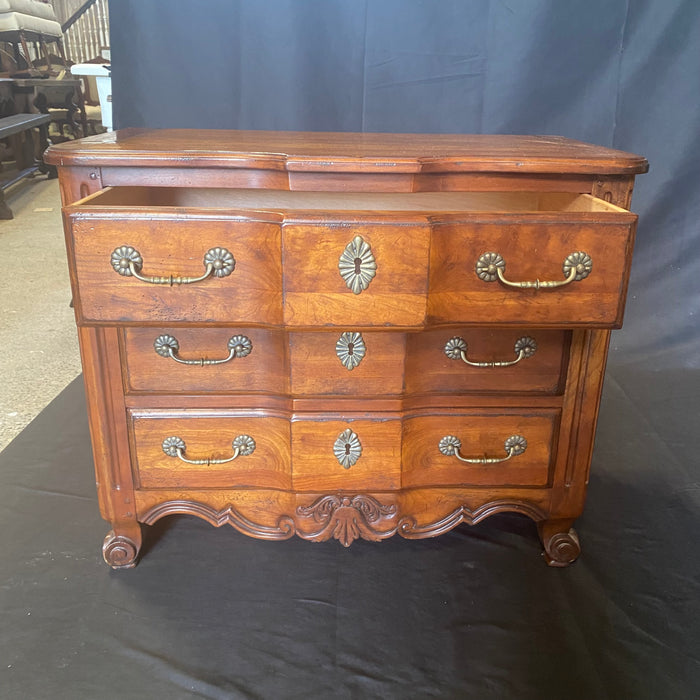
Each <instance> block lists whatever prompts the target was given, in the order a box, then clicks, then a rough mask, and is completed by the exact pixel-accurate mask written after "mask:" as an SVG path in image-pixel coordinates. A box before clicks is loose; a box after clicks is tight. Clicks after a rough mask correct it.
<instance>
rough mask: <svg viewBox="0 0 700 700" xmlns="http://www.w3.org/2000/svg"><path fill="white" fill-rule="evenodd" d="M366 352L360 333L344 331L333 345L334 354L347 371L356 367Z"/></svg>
mask: <svg viewBox="0 0 700 700" xmlns="http://www.w3.org/2000/svg"><path fill="white" fill-rule="evenodd" d="M366 352H367V348H366V347H365V341H364V339H363V337H362V333H355V332H353V331H346V332H345V333H343V334H342V335H341V336H340V338H338V342H337V343H336V344H335V354H336V355H337V356H338V359H339V360H340V361H341V363H342V364H343V367H345V368H346V369H347V370H353V369H355V367H357V366H358V365H359V364H360V362H362V359H363V358H364V356H365V354H366Z"/></svg>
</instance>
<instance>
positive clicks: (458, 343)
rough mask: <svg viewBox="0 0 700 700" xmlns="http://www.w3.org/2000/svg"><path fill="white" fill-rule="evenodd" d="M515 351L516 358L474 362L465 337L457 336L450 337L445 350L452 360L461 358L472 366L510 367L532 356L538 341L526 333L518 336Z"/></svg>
mask: <svg viewBox="0 0 700 700" xmlns="http://www.w3.org/2000/svg"><path fill="white" fill-rule="evenodd" d="M513 349H514V351H515V355H516V357H515V359H514V360H500V361H496V362H474V361H473V360H470V359H469V358H468V357H467V343H466V341H465V340H464V338H460V337H459V336H455V337H454V338H450V339H449V340H448V341H447V343H446V344H445V348H444V352H445V355H447V357H449V358H450V359H451V360H459V359H461V360H462V362H465V363H466V364H468V365H470V366H471V367H510V366H511V365H516V364H518V362H520V361H521V360H525V359H527V358H528V357H532V356H533V355H534V354H535V352H536V351H537V343H536V342H535V339H534V338H531V337H530V336H528V335H524V336H523V337H522V338H518V339H517V340H516V341H515V347H514V348H513Z"/></svg>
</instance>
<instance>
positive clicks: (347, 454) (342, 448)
mask: <svg viewBox="0 0 700 700" xmlns="http://www.w3.org/2000/svg"><path fill="white" fill-rule="evenodd" d="M333 454H334V455H335V457H336V459H337V460H338V462H340V466H341V467H343V469H350V467H351V466H352V465H353V464H355V462H357V460H358V459H360V457H361V455H362V445H361V443H360V438H359V437H357V435H356V434H355V433H353V431H352V430H350V428H348V429H347V430H343V432H342V433H340V435H338V439H337V440H336V441H335V444H334V445H333Z"/></svg>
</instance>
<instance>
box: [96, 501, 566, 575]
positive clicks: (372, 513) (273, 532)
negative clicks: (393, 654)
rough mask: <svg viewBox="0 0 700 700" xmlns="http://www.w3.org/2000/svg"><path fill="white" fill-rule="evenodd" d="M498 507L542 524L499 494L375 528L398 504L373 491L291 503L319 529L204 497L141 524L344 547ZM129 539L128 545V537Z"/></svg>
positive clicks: (168, 507)
mask: <svg viewBox="0 0 700 700" xmlns="http://www.w3.org/2000/svg"><path fill="white" fill-rule="evenodd" d="M501 512H515V513H520V514H522V515H526V516H528V517H529V518H531V519H532V520H534V521H536V522H538V526H541V524H542V522H543V521H544V519H545V518H546V517H547V516H546V513H545V512H544V511H542V510H541V509H540V508H539V507H538V506H536V505H534V504H531V503H527V502H525V501H512V500H498V501H490V502H489V503H485V504H484V505H482V506H479V507H478V508H477V509H475V510H470V509H469V508H467V507H466V506H460V507H459V508H456V509H455V510H454V511H452V512H451V513H449V514H448V515H446V516H445V517H443V518H440V520H436V521H435V522H432V523H428V524H426V525H417V524H416V520H415V518H414V517H412V516H404V517H402V518H401V519H400V520H399V522H398V524H396V525H395V526H393V527H390V528H389V529H387V530H378V529H377V527H376V526H377V524H378V523H380V522H381V521H382V520H385V519H389V518H392V517H395V516H396V514H397V508H396V506H395V505H393V504H392V505H383V504H381V503H380V502H379V501H377V500H376V499H375V498H373V497H372V496H368V495H362V494H361V495H356V496H342V495H329V496H321V497H320V498H317V499H316V500H315V501H314V502H313V503H312V504H311V505H309V506H298V507H297V509H296V515H297V517H298V518H302V519H304V518H305V519H312V520H313V521H314V522H316V523H318V524H319V525H321V527H320V529H318V530H315V531H312V532H304V531H302V530H298V529H297V528H296V526H295V521H294V518H292V517H291V516H289V515H285V514H283V513H282V514H280V515H279V518H278V520H277V525H276V526H269V525H260V524H258V523H254V522H253V521H251V520H249V519H248V518H246V517H245V516H244V515H242V514H241V513H240V512H239V511H238V510H237V509H236V508H235V507H234V506H233V505H228V506H227V507H226V508H224V509H222V510H216V509H215V508H212V507H211V506H208V505H206V504H205V503H198V502H196V501H185V500H179V501H166V502H165V503H159V504H158V505H156V506H153V507H152V508H151V509H150V510H148V511H147V512H146V513H145V514H144V515H143V518H141V521H142V522H143V523H144V524H146V525H152V524H153V523H155V522H156V521H157V520H159V519H160V518H162V517H165V516H166V515H174V514H189V515H196V516H197V517H199V518H202V519H203V520H206V521H207V522H208V523H209V524H210V525H213V526H214V527H221V526H222V525H231V526H232V527H233V528H234V529H236V530H238V531H239V532H241V533H243V534H244V535H249V536H250V537H255V538H257V539H262V540H286V539H289V538H290V537H292V536H293V535H294V534H296V535H298V536H299V537H301V538H302V539H304V540H310V541H312V542H323V541H325V540H329V539H331V538H335V539H337V540H338V541H339V542H340V543H341V544H342V545H343V546H345V547H348V546H350V544H352V542H354V541H355V540H356V539H358V538H362V539H365V540H370V541H373V542H378V541H380V540H384V539H387V538H389V537H392V536H393V535H395V534H397V533H398V534H399V535H401V536H402V537H405V538H406V539H414V540H415V539H424V538H426V537H436V536H437V535H442V534H444V533H446V532H449V531H450V530H452V529H453V528H455V527H457V526H458V525H459V524H461V523H467V524H468V525H476V524H477V523H479V522H481V521H482V520H484V519H485V518H488V517H489V516H491V515H494V514H496V513H501ZM544 522H546V521H544ZM562 534H563V533H562ZM107 539H109V536H108V538H107ZM124 539H126V540H127V542H130V540H128V538H124ZM106 541H107V540H106ZM106 541H105V542H106ZM576 542H578V540H576ZM131 544H132V545H133V543H131ZM567 546H568V544H567V545H566V546H564V544H561V545H560V544H557V541H555V542H554V551H555V552H560V553H559V554H558V556H559V557H562V556H563V553H564V552H562V550H564V551H565V550H566V547H567ZM105 558H106V557H105ZM574 558H575V557H574ZM562 565H565V564H562Z"/></svg>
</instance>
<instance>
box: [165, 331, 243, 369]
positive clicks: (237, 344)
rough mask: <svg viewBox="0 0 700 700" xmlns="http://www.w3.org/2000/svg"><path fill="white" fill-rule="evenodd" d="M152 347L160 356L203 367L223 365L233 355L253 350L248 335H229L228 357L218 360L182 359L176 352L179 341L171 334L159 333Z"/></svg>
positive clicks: (238, 355) (236, 355)
mask: <svg viewBox="0 0 700 700" xmlns="http://www.w3.org/2000/svg"><path fill="white" fill-rule="evenodd" d="M153 348H154V350H155V351H156V352H157V353H158V354H159V355H160V356H161V357H169V358H171V359H173V360H175V362H179V363H180V364H181V365H199V366H200V367H203V366H204V365H223V364H224V363H225V362H229V361H230V360H232V359H233V358H234V357H246V356H247V355H250V353H251V351H252V350H253V344H252V343H251V342H250V338H248V336H245V335H234V336H231V337H230V338H229V340H228V343H227V348H228V357H224V358H222V359H220V360H207V359H205V358H203V357H202V358H200V359H198V360H184V359H183V358H181V357H178V355H177V353H178V352H179V350H180V343H179V342H178V340H177V338H176V337H175V336H173V335H167V334H164V335H159V336H158V337H157V338H156V339H155V340H154V341H153Z"/></svg>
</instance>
